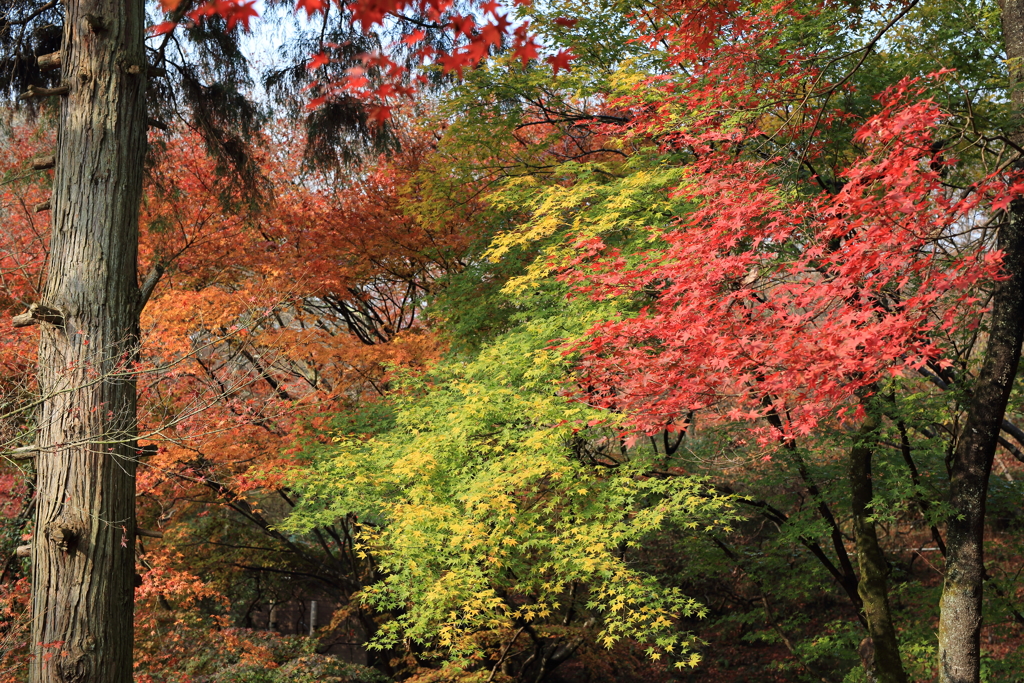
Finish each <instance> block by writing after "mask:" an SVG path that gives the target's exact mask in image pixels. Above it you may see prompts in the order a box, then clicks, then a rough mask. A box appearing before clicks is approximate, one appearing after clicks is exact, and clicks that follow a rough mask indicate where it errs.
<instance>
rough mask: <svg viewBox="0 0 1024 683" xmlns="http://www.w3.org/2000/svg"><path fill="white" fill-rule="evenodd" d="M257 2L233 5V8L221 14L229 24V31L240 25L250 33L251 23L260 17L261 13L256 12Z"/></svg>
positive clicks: (249, 1)
mask: <svg viewBox="0 0 1024 683" xmlns="http://www.w3.org/2000/svg"><path fill="white" fill-rule="evenodd" d="M255 4H256V0H248V2H240V3H237V4H234V3H233V4H232V6H231V7H230V8H229V9H227V10H225V11H224V12H222V13H221V16H223V17H224V20H225V21H226V22H227V24H228V30H229V31H231V30H232V29H234V28H235V26H237V25H238V24H241V25H242V28H243V30H245V31H246V32H248V31H249V21H250V20H252V19H253V18H256V17H259V12H257V11H256V9H255V7H253V6H254V5H255Z"/></svg>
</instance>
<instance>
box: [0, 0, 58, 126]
mask: <svg viewBox="0 0 1024 683" xmlns="http://www.w3.org/2000/svg"><path fill="white" fill-rule="evenodd" d="M63 21H64V10H63V7H62V6H61V4H60V2H57V0H45V1H44V0H0V93H2V95H3V96H4V97H6V98H7V99H11V100H14V99H15V98H17V96H18V95H20V94H21V93H23V92H25V91H26V90H27V89H28V86H30V85H37V86H41V87H46V88H49V87H53V86H55V85H57V84H58V83H59V82H60V70H59V69H56V70H53V71H40V69H39V64H38V61H37V58H38V57H39V56H40V55H45V54H50V53H52V52H56V51H58V50H60V43H61V35H62V33H63V30H64V29H63ZM35 102H38V100H30V101H29V106H30V107H31V106H35V105H34V104H33V103H35Z"/></svg>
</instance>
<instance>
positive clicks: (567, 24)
mask: <svg viewBox="0 0 1024 683" xmlns="http://www.w3.org/2000/svg"><path fill="white" fill-rule="evenodd" d="M578 23H579V19H569V18H568V17H558V18H556V19H555V24H556V25H558V26H561V27H562V28H573V27H575V26H576V24H578Z"/></svg>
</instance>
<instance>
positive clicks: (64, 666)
mask: <svg viewBox="0 0 1024 683" xmlns="http://www.w3.org/2000/svg"><path fill="white" fill-rule="evenodd" d="M95 650H96V639H95V638H93V637H92V636H90V635H86V636H85V637H84V638H83V639H82V640H81V642H80V643H77V644H75V645H72V646H71V647H70V648H68V649H67V650H66V651H65V652H62V653H61V655H62V656H61V657H60V658H59V659H57V667H56V668H57V677H58V678H59V679H60V680H61V681H62V683H84V682H85V681H88V680H92V679H93V678H94V677H93V676H92V668H93V666H92V664H93V662H92V660H93V652H94V651H95Z"/></svg>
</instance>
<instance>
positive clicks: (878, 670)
mask: <svg viewBox="0 0 1024 683" xmlns="http://www.w3.org/2000/svg"><path fill="white" fill-rule="evenodd" d="M876 427H877V421H876V420H875V419H874V418H873V417H871V416H869V417H868V418H867V420H866V421H865V423H864V426H863V427H862V428H861V434H860V436H861V438H862V439H867V438H870V436H871V434H872V433H873V432H874V430H875V428H876ZM872 456H873V452H872V449H871V447H870V446H869V445H868V444H867V443H866V442H862V443H858V444H857V445H855V446H854V447H853V448H852V449H851V450H850V504H851V511H852V513H853V531H854V537H855V540H856V546H857V564H858V565H859V567H860V581H859V582H858V584H857V592H858V593H859V594H860V597H861V601H862V602H863V605H864V606H863V609H864V616H865V618H866V619H867V622H868V635H869V636H870V639H871V643H870V644H871V646H872V647H871V648H869V649H870V650H871V651H872V652H873V656H872V657H870V658H868V659H869V660H870V661H867V662H866V663H865V664H866V666H868V667H870V669H871V671H869V674H870V673H872V672H873V674H874V675H873V678H872V680H875V681H877V682H878V683H907V674H906V672H905V671H904V670H903V663H902V662H901V661H900V649H899V641H898V640H897V638H896V629H895V628H894V627H893V623H892V612H891V611H890V609H889V586H888V581H887V580H886V574H887V573H888V567H887V565H886V562H885V556H884V555H883V554H882V547H881V546H880V545H879V543H878V532H877V530H876V529H875V523H874V521H873V520H872V519H871V500H872V498H873V497H874V485H873V483H872V481H871V458H872Z"/></svg>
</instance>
